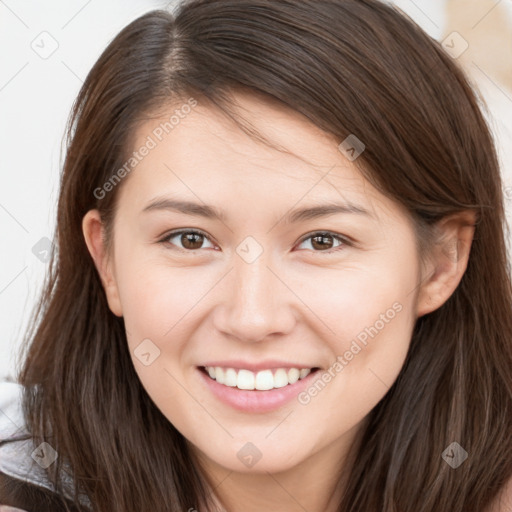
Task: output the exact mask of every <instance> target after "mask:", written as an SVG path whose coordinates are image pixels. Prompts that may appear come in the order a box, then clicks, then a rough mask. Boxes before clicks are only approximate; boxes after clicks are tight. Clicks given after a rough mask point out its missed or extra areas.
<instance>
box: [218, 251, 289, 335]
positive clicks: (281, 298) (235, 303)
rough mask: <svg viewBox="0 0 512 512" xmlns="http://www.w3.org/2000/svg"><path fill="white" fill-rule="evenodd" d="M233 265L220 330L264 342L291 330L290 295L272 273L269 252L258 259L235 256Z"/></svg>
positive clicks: (219, 321) (219, 322)
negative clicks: (271, 335) (267, 338)
mask: <svg viewBox="0 0 512 512" xmlns="http://www.w3.org/2000/svg"><path fill="white" fill-rule="evenodd" d="M241 245H242V244H241ZM233 266H234V269H233V271H232V272H230V278H228V282H229V285H228V286H227V287H226V293H225V294H224V295H223V301H222V302H223V308H222V314H221V315H220V319H219V318H217V328H218V329H219V330H220V331H222V332H224V333H225V334H230V335H232V336H234V337H236V338H238V339H240V340H241V341H260V340H262V339H264V338H266V337H267V336H269V335H270V334H276V333H284V332H287V331H289V330H290V329H291V328H292V326H293V323H294V321H295V320H294V317H293V312H292V310H291V307H290V304H289V299H290V292H289V291H288V292H286V287H285V286H284V284H283V283H282V282H281V281H280V280H279V279H278V278H277V277H276V275H275V271H272V270H271V262H270V258H269V256H268V253H266V252H262V253H261V254H260V255H259V256H257V257H256V258H255V259H252V258H246V257H245V256H244V255H243V254H242V256H240V255H239V254H235V255H234V257H233ZM269 267H270V268H269Z"/></svg>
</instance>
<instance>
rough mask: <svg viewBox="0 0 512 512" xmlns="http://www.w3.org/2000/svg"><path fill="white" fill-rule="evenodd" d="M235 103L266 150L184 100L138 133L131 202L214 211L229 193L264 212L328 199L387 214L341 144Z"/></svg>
mask: <svg viewBox="0 0 512 512" xmlns="http://www.w3.org/2000/svg"><path fill="white" fill-rule="evenodd" d="M235 100H236V111H237V113H239V114H240V115H241V116H242V117H243V119H244V120H246V121H247V122H248V123H249V124H250V126H251V127H253V128H254V129H255V130H256V131H257V132H258V133H260V134H261V135H262V136H263V137H265V139H267V140H269V141H270V142H271V145H268V144H264V143H262V142H261V141H260V140H257V138H255V137H253V136H250V135H248V134H247V133H245V132H244V131H243V130H241V129H240V127H239V126H238V125H236V124H235V123H234V122H233V121H232V120H231V119H229V118H227V117H226V115H225V114H224V113H223V112H222V111H220V110H219V109H217V108H214V107H212V106H211V105H209V104H208V103H205V102H201V101H200V100H199V99H197V100H196V101H197V103H196V104H195V106H193V107H190V108H188V107H187V108H185V106H186V105H187V103H186V100H184V101H183V102H174V103H173V104H172V105H169V107H168V108H167V109H165V110H164V109H163V110H162V111H161V113H160V115H159V116H158V117H153V118H151V119H148V120H146V121H144V122H143V123H141V124H139V126H138V128H137V130H136V133H135V137H134V144H133V148H132V149H133V151H138V150H140V149H141V148H143V147H144V146H146V147H150V149H149V150H146V151H144V153H145V156H143V157H142V158H140V160H138V161H137V162H136V165H135V167H134V168H133V169H134V170H133V171H132V172H131V173H130V175H129V179H127V181H128V182H129V183H125V184H124V185H125V186H126V188H127V190H126V191H124V192H123V195H130V196H131V200H130V203H131V204H134V205H135V203H136V204H137V206H139V207H142V206H143V203H144V202H147V200H148V199H150V198H151V197H154V196H157V195H160V196H161V195H162V194H165V193H166V192H171V191H172V192H175V193H179V194H180V195H185V196H187V197H189V198H194V199H196V200H197V199H198V198H199V199H201V200H205V201H206V202H208V203H212V202H215V199H217V202H218V204H230V203H232V202H233V199H234V197H233V193H235V194H236V195H237V197H238V198H239V199H240V198H243V199H244V200H245V204H247V205H249V204H251V203H252V202H254V201H258V200H264V201H266V202H267V206H268V207H270V206H271V205H272V204H271V203H269V202H268V200H269V199H270V198H272V203H274V202H276V203H279V202H287V203H290V204H294V203H297V202H299V201H303V200H306V199H311V200H312V201H315V200H321V199H325V198H329V199H330V200H336V199H338V200H341V199H347V200H348V199H350V201H351V202H355V201H357V202H358V203H359V204H364V205H365V208H367V209H370V210H375V209H376V208H377V209H378V208H393V205H392V204H391V203H390V201H389V200H388V199H387V198H385V197H384V196H383V195H382V194H381V193H380V192H378V191H377V190H376V189H374V187H373V186H372V185H371V184H370V183H369V182H368V181H367V180H366V179H365V178H364V177H363V176H362V174H361V172H360V171H359V169H358V168H357V167H356V166H355V164H354V163H352V162H350V161H349V160H348V159H346V158H345V157H344V155H343V154H342V153H341V152H340V150H339V149H338V144H339V142H340V141H337V140H336V139H335V138H334V137H333V136H332V135H330V134H327V133H325V132H323V131H322V130H320V129H319V128H318V127H317V126H315V125H314V124H313V123H311V122H310V121H309V120H308V119H307V118H306V117H304V116H303V115H301V114H300V113H297V112H294V111H292V110H290V109H288V108H285V107H283V106H281V105H280V104H277V103H268V102H266V101H262V100H261V99H259V98H257V97H255V96H250V95H247V94H243V93H240V94H237V95H236V96H235ZM171 121H172V122H171ZM123 188H124V187H123ZM205 195H207V196H208V197H207V198H206V197H205ZM194 196H195V197H194ZM206 199H208V200H206Z"/></svg>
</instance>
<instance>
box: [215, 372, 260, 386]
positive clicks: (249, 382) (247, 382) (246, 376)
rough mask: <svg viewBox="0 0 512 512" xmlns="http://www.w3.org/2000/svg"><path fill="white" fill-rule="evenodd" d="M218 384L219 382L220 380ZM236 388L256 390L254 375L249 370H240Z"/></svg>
mask: <svg viewBox="0 0 512 512" xmlns="http://www.w3.org/2000/svg"><path fill="white" fill-rule="evenodd" d="M217 382H219V381H218V379H217ZM221 384H222V382H221ZM236 387H237V388H238V389H254V373H252V372H250V371H249V370H239V371H238V378H237V381H236Z"/></svg>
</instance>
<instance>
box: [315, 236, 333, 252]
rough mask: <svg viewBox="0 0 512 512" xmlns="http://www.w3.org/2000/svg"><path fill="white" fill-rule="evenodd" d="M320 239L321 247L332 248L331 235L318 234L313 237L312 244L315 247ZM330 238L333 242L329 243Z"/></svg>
mask: <svg viewBox="0 0 512 512" xmlns="http://www.w3.org/2000/svg"><path fill="white" fill-rule="evenodd" d="M318 240H320V245H319V246H318V248H320V249H330V248H331V247H332V237H331V236H330V235H317V236H314V237H313V239H312V245H313V247H315V243H316V242H317V241H318ZM329 240H330V241H331V243H329Z"/></svg>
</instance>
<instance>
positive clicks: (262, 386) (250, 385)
mask: <svg viewBox="0 0 512 512" xmlns="http://www.w3.org/2000/svg"><path fill="white" fill-rule="evenodd" d="M205 369H206V371H207V372H208V375H209V376H210V377H211V378H212V379H215V380H216V381H217V382H218V383H219V384H224V385H225V386H229V387H237V388H238V389H247V390H254V389H257V390H260V391H265V390H269V389H274V388H283V387H284V386H287V385H288V384H295V382H297V381H298V380H299V379H303V378H304V377H307V376H308V375H309V374H310V373H311V368H300V369H299V368H278V369H277V370H276V371H275V372H272V370H260V371H259V372H256V373H255V372H252V371H250V370H245V369H241V370H236V369H234V368H221V367H220V366H215V367H213V366H206V367H205Z"/></svg>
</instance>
